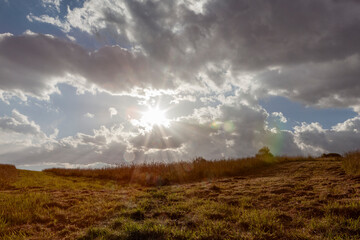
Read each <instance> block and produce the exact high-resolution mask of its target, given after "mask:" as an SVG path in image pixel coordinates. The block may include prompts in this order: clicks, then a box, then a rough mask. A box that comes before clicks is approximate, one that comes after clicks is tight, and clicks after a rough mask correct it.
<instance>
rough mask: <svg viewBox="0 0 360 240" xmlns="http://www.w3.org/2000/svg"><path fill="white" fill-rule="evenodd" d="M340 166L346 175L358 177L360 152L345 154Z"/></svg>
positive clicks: (359, 172)
mask: <svg viewBox="0 0 360 240" xmlns="http://www.w3.org/2000/svg"><path fill="white" fill-rule="evenodd" d="M342 166H343V168H344V170H345V172H346V173H347V174H350V175H360V150H358V151H355V152H349V153H347V154H345V156H344V159H343V162H342Z"/></svg>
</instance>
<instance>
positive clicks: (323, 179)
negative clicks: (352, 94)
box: [80, 160, 360, 240]
mask: <svg viewBox="0 0 360 240" xmlns="http://www.w3.org/2000/svg"><path fill="white" fill-rule="evenodd" d="M144 190H145V191H143V192H141V193H140V194H139V195H138V196H137V197H136V198H135V199H133V202H132V203H131V204H128V205H126V206H124V207H123V208H121V209H119V210H118V212H117V214H116V215H117V216H116V217H115V218H113V219H112V220H110V221H107V222H105V223H104V224H102V225H99V226H96V227H92V228H90V229H89V230H88V231H87V233H86V234H84V236H83V237H81V238H80V239H81V240H93V239H103V240H111V239H124V240H135V239H142V240H147V239H148V240H150V239H164V240H165V239H169V240H171V239H191V240H206V239H219V240H220V239H228V240H230V239H234V240H235V239H249V240H250V239H264V240H266V239H274V240H275V239H276V240H278V239H280V240H281V239H283V240H285V239H319V240H320V239H354V240H355V239H360V204H359V201H358V199H359V196H360V182H359V181H358V180H357V179H352V178H349V177H348V176H346V175H345V174H344V171H343V170H342V169H341V162H340V161H334V160H330V161H325V160H324V161H292V162H286V163H282V164H278V165H273V166H271V167H270V168H267V169H263V171H261V172H258V173H256V174H253V175H248V176H244V177H231V178H223V179H217V180H213V181H203V182H196V183H189V184H182V185H172V186H164V187H158V188H154V187H153V188H145V189H144Z"/></svg>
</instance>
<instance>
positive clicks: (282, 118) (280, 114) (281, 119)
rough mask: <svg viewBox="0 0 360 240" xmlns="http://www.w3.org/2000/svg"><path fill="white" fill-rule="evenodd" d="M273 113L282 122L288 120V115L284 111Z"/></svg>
mask: <svg viewBox="0 0 360 240" xmlns="http://www.w3.org/2000/svg"><path fill="white" fill-rule="evenodd" d="M271 115H273V116H275V117H278V118H279V120H280V122H282V123H286V122H287V119H286V117H285V116H284V114H283V113H282V112H273V113H271Z"/></svg>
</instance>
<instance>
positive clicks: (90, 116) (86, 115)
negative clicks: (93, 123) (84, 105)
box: [84, 113, 95, 118]
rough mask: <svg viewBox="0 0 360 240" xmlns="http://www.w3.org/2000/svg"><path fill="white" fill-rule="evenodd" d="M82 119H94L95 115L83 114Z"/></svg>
mask: <svg viewBox="0 0 360 240" xmlns="http://www.w3.org/2000/svg"><path fill="white" fill-rule="evenodd" d="M84 117H87V118H94V117H95V115H94V114H92V113H85V114H84Z"/></svg>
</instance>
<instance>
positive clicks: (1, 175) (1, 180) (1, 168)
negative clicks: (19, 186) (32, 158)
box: [0, 164, 18, 189]
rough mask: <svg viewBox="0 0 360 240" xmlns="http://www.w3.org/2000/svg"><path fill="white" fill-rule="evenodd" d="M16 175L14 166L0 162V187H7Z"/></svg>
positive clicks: (14, 179)
mask: <svg viewBox="0 0 360 240" xmlns="http://www.w3.org/2000/svg"><path fill="white" fill-rule="evenodd" d="M17 176H18V173H17V170H16V167H15V166H14V165H10V164H0V189H3V188H7V187H8V186H9V184H11V183H12V182H14V181H16V178H17Z"/></svg>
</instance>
